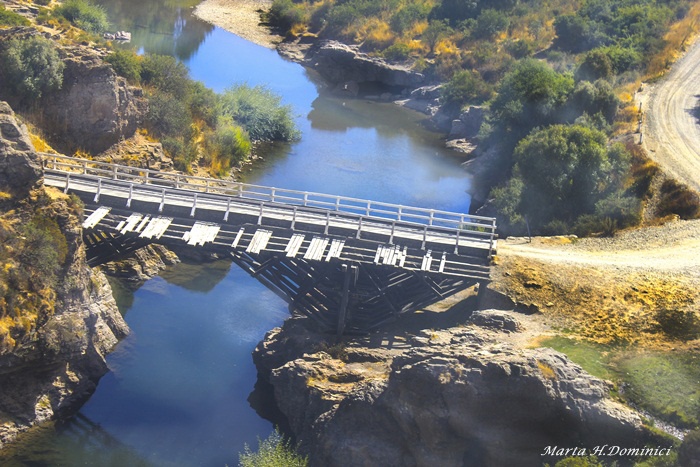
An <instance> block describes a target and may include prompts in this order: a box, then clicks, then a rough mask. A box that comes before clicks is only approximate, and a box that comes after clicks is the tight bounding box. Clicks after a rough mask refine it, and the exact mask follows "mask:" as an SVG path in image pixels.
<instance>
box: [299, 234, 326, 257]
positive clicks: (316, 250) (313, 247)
mask: <svg viewBox="0 0 700 467" xmlns="http://www.w3.org/2000/svg"><path fill="white" fill-rule="evenodd" d="M327 245H328V239H327V238H323V237H314V238H312V239H311V244H309V247H308V248H307V249H306V253H304V259H310V260H314V261H320V260H321V258H323V252H324V251H325V250H326V246H327Z"/></svg>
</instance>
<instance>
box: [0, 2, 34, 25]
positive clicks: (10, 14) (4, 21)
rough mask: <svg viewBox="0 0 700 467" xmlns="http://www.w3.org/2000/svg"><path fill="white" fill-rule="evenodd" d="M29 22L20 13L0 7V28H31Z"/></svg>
mask: <svg viewBox="0 0 700 467" xmlns="http://www.w3.org/2000/svg"><path fill="white" fill-rule="evenodd" d="M29 24H30V23H29V20H28V19H27V18H25V17H24V16H22V15H20V14H19V13H15V12H14V11H12V10H8V9H6V8H5V5H0V26H29Z"/></svg>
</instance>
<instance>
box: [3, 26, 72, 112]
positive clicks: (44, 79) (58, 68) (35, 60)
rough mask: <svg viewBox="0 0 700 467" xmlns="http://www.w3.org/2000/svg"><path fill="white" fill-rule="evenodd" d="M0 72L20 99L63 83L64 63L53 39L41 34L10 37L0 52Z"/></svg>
mask: <svg viewBox="0 0 700 467" xmlns="http://www.w3.org/2000/svg"><path fill="white" fill-rule="evenodd" d="M0 65H2V66H1V67H0V73H2V74H3V75H4V76H5V78H6V79H5V80H4V81H5V82H6V83H7V84H6V85H7V86H8V87H9V88H10V90H12V91H13V92H14V93H15V94H16V95H17V96H19V98H20V99H23V100H25V101H29V102H32V101H36V100H38V99H39V98H41V96H42V95H44V94H46V93H48V92H51V91H53V90H55V89H59V88H60V87H61V85H62V84H63V69H64V68H65V65H64V64H63V62H62V61H61V59H60V57H59V56H58V52H56V48H55V47H54V44H53V42H51V41H49V40H48V39H44V38H43V37H39V36H33V37H30V38H28V39H24V40H19V39H12V40H11V41H9V42H8V43H7V47H6V49H5V50H4V51H3V52H2V54H0Z"/></svg>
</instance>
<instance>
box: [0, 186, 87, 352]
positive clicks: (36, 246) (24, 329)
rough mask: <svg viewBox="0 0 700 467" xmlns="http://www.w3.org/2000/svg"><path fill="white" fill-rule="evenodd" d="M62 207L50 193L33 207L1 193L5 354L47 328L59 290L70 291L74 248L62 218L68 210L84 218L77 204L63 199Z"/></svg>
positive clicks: (0, 341)
mask: <svg viewBox="0 0 700 467" xmlns="http://www.w3.org/2000/svg"><path fill="white" fill-rule="evenodd" d="M60 198H61V201H60V202H59V203H60V204H57V202H56V201H55V200H54V199H52V198H51V197H50V196H49V195H48V194H47V193H46V192H44V191H43V190H42V191H39V192H37V193H35V194H34V195H33V199H32V203H31V208H30V207H29V204H25V203H20V204H18V203H17V201H16V200H14V199H13V197H12V195H11V194H9V193H4V192H0V212H2V215H1V216H0V353H3V352H5V351H8V350H12V349H13V348H14V346H15V345H16V344H17V343H18V342H19V341H21V340H22V339H23V338H24V337H25V336H27V335H29V334H30V333H31V332H32V331H33V330H35V329H36V327H37V325H38V324H40V323H43V322H45V321H46V320H47V319H48V318H49V317H50V316H51V315H52V314H53V313H54V309H55V306H56V299H57V290H59V289H62V288H65V287H66V286H67V283H68V281H67V280H66V279H65V278H64V277H63V271H64V270H65V268H66V267H67V262H66V259H67V258H68V256H69V245H68V240H67V239H66V236H65V235H64V233H63V229H62V228H61V226H60V225H59V224H60V223H61V222H65V219H64V218H61V214H60V211H61V210H62V209H63V207H62V204H65V206H67V209H68V210H72V211H74V212H80V211H81V210H82V204H81V203H80V201H79V200H78V199H77V198H74V197H68V196H65V195H61V197H60Z"/></svg>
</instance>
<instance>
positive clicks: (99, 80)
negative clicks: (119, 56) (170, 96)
mask: <svg viewBox="0 0 700 467" xmlns="http://www.w3.org/2000/svg"><path fill="white" fill-rule="evenodd" d="M61 53H62V58H63V61H64V63H65V64H66V68H65V71H64V72H63V86H62V88H61V89H60V90H59V91H57V92H55V93H52V94H51V95H49V96H47V97H46V99H44V102H43V103H42V106H43V111H44V125H45V127H46V130H47V131H50V132H52V133H53V138H54V139H56V140H57V141H61V142H62V143H64V145H65V146H66V147H67V148H70V149H82V150H85V151H88V152H90V153H93V154H95V153H98V152H101V151H104V150H106V149H107V148H109V147H110V146H112V145H113V144H115V143H117V142H118V141H120V140H121V139H123V138H128V137H130V136H132V135H133V134H134V132H135V131H136V129H137V128H138V125H139V124H140V123H141V121H142V119H143V115H144V111H145V108H146V101H145V99H144V98H143V95H142V94H143V92H142V90H141V89H140V88H136V87H132V86H129V85H128V83H127V82H126V80H125V79H124V78H122V77H119V76H117V74H116V73H115V72H114V70H113V69H112V67H111V66H110V65H109V64H108V63H105V62H104V61H103V60H102V58H101V57H100V55H99V54H97V53H96V52H94V51H92V50H90V49H88V48H85V47H70V48H65V49H62V50H61Z"/></svg>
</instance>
